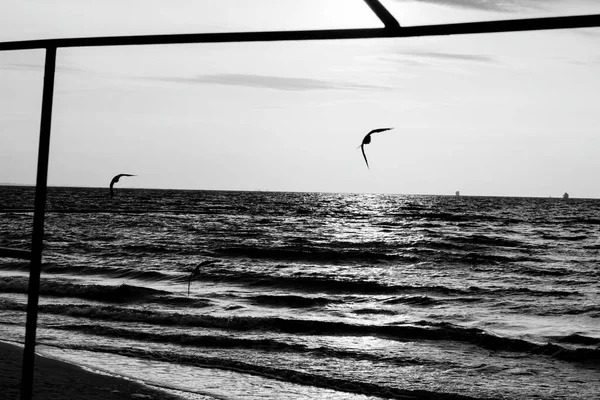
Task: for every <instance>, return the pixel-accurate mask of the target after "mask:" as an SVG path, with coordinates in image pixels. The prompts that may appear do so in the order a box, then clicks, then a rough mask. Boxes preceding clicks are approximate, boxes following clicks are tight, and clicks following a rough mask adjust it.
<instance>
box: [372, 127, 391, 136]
mask: <svg viewBox="0 0 600 400" xmlns="http://www.w3.org/2000/svg"><path fill="white" fill-rule="evenodd" d="M391 129H394V128H377V129H373V130H372V131H371V132H369V133H368V134H367V135H370V134H372V133H379V132H385V131H389V130H391Z"/></svg>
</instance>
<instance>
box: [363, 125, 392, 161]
mask: <svg viewBox="0 0 600 400" xmlns="http://www.w3.org/2000/svg"><path fill="white" fill-rule="evenodd" d="M390 129H394V128H378V129H373V130H372V131H371V132H369V133H367V134H366V135H365V137H364V138H363V140H362V143H361V144H360V150H361V151H362V155H363V157H364V158H365V163H366V164H367V168H369V169H370V167H369V162H368V161H367V155H366V154H365V144H369V143H371V135H372V134H374V133H379V132H385V131H389V130H390Z"/></svg>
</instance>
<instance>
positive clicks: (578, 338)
mask: <svg viewBox="0 0 600 400" xmlns="http://www.w3.org/2000/svg"><path fill="white" fill-rule="evenodd" d="M555 339H556V341H557V342H561V343H572V344H583V345H586V346H598V345H600V339H599V338H594V337H590V336H585V335H580V334H577V333H574V334H572V335H568V336H559V337H555Z"/></svg>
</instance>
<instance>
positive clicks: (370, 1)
mask: <svg viewBox="0 0 600 400" xmlns="http://www.w3.org/2000/svg"><path fill="white" fill-rule="evenodd" d="M363 1H364V2H365V3H367V5H368V6H369V8H371V10H372V11H373V12H374V13H375V15H377V18H379V19H380V20H381V22H383V25H384V26H385V27H386V28H400V23H399V22H398V21H396V18H394V16H393V15H392V14H391V13H390V12H389V11H388V10H387V8H385V7H384V6H383V4H381V3H380V2H379V0H363Z"/></svg>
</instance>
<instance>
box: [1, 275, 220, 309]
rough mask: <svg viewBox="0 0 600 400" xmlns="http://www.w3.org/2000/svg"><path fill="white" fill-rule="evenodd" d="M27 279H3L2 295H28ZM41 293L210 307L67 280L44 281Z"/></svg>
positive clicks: (163, 294) (137, 289)
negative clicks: (4, 293)
mask: <svg viewBox="0 0 600 400" xmlns="http://www.w3.org/2000/svg"><path fill="white" fill-rule="evenodd" d="M28 282H29V281H28V279H27V278H26V277H0V292H6V293H27V292H28V287H29V283H28ZM39 294H40V295H42V296H52V297H74V298H79V299H85V300H94V301H101V302H105V303H133V302H150V303H160V304H171V305H174V304H178V305H194V306H196V307H199V306H207V305H208V304H209V302H208V301H207V300H199V299H189V298H187V297H180V296H173V295H172V294H171V292H167V291H163V290H157V289H152V288H147V287H141V286H133V285H127V284H121V285H119V286H112V285H97V284H93V285H90V284H79V283H74V282H67V281H56V280H47V279H42V280H41V282H40V290H39Z"/></svg>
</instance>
